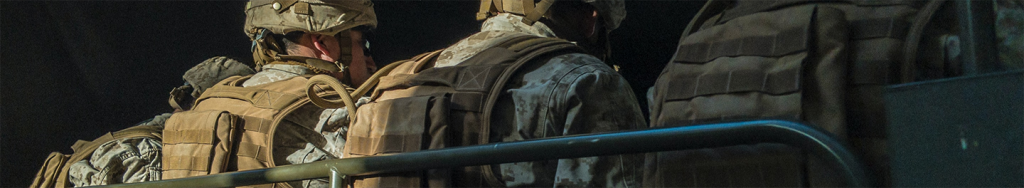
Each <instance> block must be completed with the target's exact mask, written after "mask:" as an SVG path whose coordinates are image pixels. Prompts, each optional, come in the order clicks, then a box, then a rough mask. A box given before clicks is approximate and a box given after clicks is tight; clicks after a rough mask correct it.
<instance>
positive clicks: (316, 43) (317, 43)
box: [309, 34, 331, 59]
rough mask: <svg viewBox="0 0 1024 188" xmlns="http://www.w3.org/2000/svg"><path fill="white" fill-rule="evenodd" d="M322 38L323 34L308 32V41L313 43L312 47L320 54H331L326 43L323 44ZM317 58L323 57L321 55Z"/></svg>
mask: <svg viewBox="0 0 1024 188" xmlns="http://www.w3.org/2000/svg"><path fill="white" fill-rule="evenodd" d="M324 38H325V37H324V35H320V34H309V41H310V42H312V43H313V48H315V49H316V50H318V51H320V52H321V53H322V56H329V54H331V50H329V49H327V45H326V44H324ZM319 58H320V59H324V58H323V57H319Z"/></svg>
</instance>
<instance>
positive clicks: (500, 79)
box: [345, 36, 580, 187]
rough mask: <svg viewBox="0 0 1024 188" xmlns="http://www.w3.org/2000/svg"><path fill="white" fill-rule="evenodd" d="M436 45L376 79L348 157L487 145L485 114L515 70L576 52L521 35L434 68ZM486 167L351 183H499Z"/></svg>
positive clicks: (350, 141) (562, 43)
mask: <svg viewBox="0 0 1024 188" xmlns="http://www.w3.org/2000/svg"><path fill="white" fill-rule="evenodd" d="M440 52H441V50H438V51H434V52H430V53H426V54H422V55H419V56H416V57H414V58H413V59H411V60H407V61H400V62H396V63H403V64H401V65H399V66H398V67H396V68H395V69H394V70H393V71H392V72H390V73H389V74H388V75H387V76H384V77H381V78H380V84H379V85H378V86H377V89H376V90H374V92H373V95H372V99H373V102H370V103H368V104H365V105H363V106H360V107H359V110H357V114H356V118H355V121H354V122H353V124H352V125H351V127H349V131H348V142H347V143H346V144H345V154H346V156H349V157H357V156H375V155H385V154H393V153H402V152H412V151H419V150H426V149H438V148H444V147H452V146H465V145H477V144H484V143H489V142H490V140H489V135H488V133H489V132H490V131H489V129H490V115H491V109H493V108H492V107H493V106H494V104H495V102H496V100H497V98H498V96H499V95H500V92H501V91H503V89H502V88H504V86H505V83H507V82H508V81H509V79H510V77H511V76H512V75H513V73H514V72H515V71H516V70H517V69H519V67H521V66H523V65H524V64H526V63H527V62H534V60H540V59H541V58H550V57H551V55H552V54H556V55H557V54H565V53H571V52H580V49H579V48H578V47H576V46H575V45H573V44H572V43H569V42H568V41H565V40H561V39H554V38H541V37H536V36H523V37H517V38H513V39H510V40H508V41H505V42H503V43H501V44H499V45H497V46H496V47H492V48H489V49H487V50H484V51H483V52H480V53H479V54H477V55H475V56H473V57H472V58H470V59H468V60H466V61H465V62H463V63H461V64H459V65H458V66H453V67H439V68H433V67H434V65H433V62H434V61H436V57H437V55H438V54H439V53H440ZM496 174H497V172H495V171H493V170H492V167H491V166H473V167H460V168H452V169H436V170H428V171H421V172H407V173H392V174H384V175H374V176H365V177H354V178H353V179H352V182H351V186H353V187H487V186H503V185H504V183H501V182H500V181H499V177H497V176H495V175H496Z"/></svg>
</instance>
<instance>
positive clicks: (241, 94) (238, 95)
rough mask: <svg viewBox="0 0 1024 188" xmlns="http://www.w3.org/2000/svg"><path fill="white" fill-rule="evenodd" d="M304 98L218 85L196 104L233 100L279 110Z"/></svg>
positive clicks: (262, 90)
mask: <svg viewBox="0 0 1024 188" xmlns="http://www.w3.org/2000/svg"><path fill="white" fill-rule="evenodd" d="M302 97H303V96H301V95H295V94H289V93H282V92H276V91H271V90H265V89H255V88H244V87H235V86H224V85H217V86H213V87H212V88H210V89H208V90H206V92H203V95H202V96H200V97H199V99H197V100H196V101H197V102H196V104H198V103H199V102H200V101H203V100H206V99H210V98H233V99H238V100H244V101H249V102H250V103H251V104H252V105H253V106H255V107H258V108H266V109H275V110H279V109H283V108H285V107H287V106H288V105H290V104H292V103H293V102H295V101H297V100H298V99H299V98H302Z"/></svg>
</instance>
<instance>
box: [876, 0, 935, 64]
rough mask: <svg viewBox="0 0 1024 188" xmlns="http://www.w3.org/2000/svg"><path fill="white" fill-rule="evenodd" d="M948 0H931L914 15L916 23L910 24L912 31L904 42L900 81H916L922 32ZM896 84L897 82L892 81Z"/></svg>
mask: <svg viewBox="0 0 1024 188" xmlns="http://www.w3.org/2000/svg"><path fill="white" fill-rule="evenodd" d="M945 2H946V1H930V2H928V4H925V6H924V8H922V9H921V10H920V11H919V12H917V16H915V17H914V23H913V25H911V26H910V31H908V32H907V40H906V41H905V42H904V43H903V46H904V48H903V52H904V53H903V54H904V56H903V64H902V65H900V80H899V81H900V83H910V82H913V81H914V70H915V69H916V67H915V65H917V50H918V47H917V46H918V45H919V44H920V43H921V37H922V34H924V29H925V27H926V26H928V23H929V22H931V20H932V17H933V15H935V12H936V11H938V10H939V8H941V7H942V5H943V3H945ZM890 84H895V83H890Z"/></svg>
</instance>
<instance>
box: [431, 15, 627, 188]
mask: <svg viewBox="0 0 1024 188" xmlns="http://www.w3.org/2000/svg"><path fill="white" fill-rule="evenodd" d="M522 19H523V17H522V16H517V15H513V14H507V13H503V14H499V15H497V16H494V17H491V18H489V19H488V20H487V21H485V22H484V23H483V26H482V32H480V33H477V34H474V35H472V36H470V37H468V38H466V39H463V40H462V41H459V42H458V43H456V44H455V45H454V46H451V47H449V48H447V49H446V50H444V51H443V52H442V54H441V55H440V56H439V57H438V61H437V63H436V66H435V67H444V66H453V65H457V64H459V63H461V62H462V61H464V60H466V59H468V58H469V57H471V56H473V55H474V54H476V53H479V52H480V51H482V50H484V49H486V48H488V47H491V46H494V45H496V43H497V42H500V41H503V39H507V38H510V37H513V36H521V35H536V36H542V37H556V36H555V35H554V32H552V31H551V29H549V28H548V26H546V25H544V23H540V22H537V23H535V24H534V25H533V26H530V25H526V24H523V23H522V21H521V20H522ZM538 60H544V61H546V62H533V63H528V64H527V65H526V66H524V67H523V68H522V69H520V71H519V73H517V74H516V75H513V76H512V78H513V79H512V80H511V81H510V83H508V85H507V90H506V91H505V92H502V95H501V96H500V98H499V99H498V103H497V104H496V105H495V109H494V112H493V116H494V120H493V122H492V128H491V130H492V131H493V132H492V135H496V136H494V137H492V140H491V141H492V142H498V141H501V142H509V141H520V140H527V139H536V138H544V137H555V136H564V135H573V134H586V133H598V132H608V131H618V130H627V129H635V128H640V127H646V126H645V125H646V123H645V121H644V119H643V116H642V114H641V113H640V108H639V106H638V105H637V101H636V99H635V97H634V96H633V93H632V90H630V87H629V85H628V84H627V83H626V81H625V80H624V79H622V77H621V76H620V75H619V74H618V73H616V72H615V71H614V70H612V69H611V67H608V66H607V65H605V64H604V63H603V62H601V60H598V59H597V58H595V57H593V56H591V55H587V54H579V53H573V54H564V55H558V56H555V57H553V58H551V59H543V58H542V59H538ZM642 160H643V159H642V158H639V156H634V155H619V156H606V157H585V158H576V159H561V160H557V161H547V162H520V163H506V164H500V165H498V168H497V169H499V170H500V172H501V177H500V178H499V179H500V180H502V181H504V183H505V185H506V186H509V187H552V186H554V187H636V186H638V184H637V183H638V175H639V169H637V167H639V165H642V164H643V161H642Z"/></svg>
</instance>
